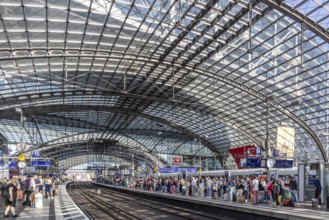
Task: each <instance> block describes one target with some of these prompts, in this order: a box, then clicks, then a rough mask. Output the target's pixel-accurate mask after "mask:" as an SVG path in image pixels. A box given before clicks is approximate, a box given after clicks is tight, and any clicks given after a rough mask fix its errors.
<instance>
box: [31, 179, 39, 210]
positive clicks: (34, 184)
mask: <svg viewBox="0 0 329 220" xmlns="http://www.w3.org/2000/svg"><path fill="white" fill-rule="evenodd" d="M30 186H31V191H32V192H31V195H30V201H31V208H35V193H36V192H37V190H39V179H38V176H37V175H34V177H33V179H31V185H30Z"/></svg>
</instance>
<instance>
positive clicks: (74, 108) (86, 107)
mask: <svg viewBox="0 0 329 220" xmlns="http://www.w3.org/2000/svg"><path fill="white" fill-rule="evenodd" d="M62 110H63V106H62V105H48V106H47V108H44V106H35V107H28V108H24V109H23V111H24V112H27V113H28V114H33V113H34V114H36V113H51V112H58V111H62ZM88 110H96V111H105V112H106V111H108V112H114V113H119V114H127V115H132V116H136V117H141V118H145V119H148V120H151V121H156V122H158V123H161V124H164V125H167V126H169V127H172V128H174V129H175V130H177V131H179V132H182V133H184V134H186V135H188V136H189V137H190V138H191V139H195V138H197V139H199V138H200V139H201V143H202V144H203V145H204V146H206V147H208V148H209V149H210V150H211V151H213V152H214V153H215V154H216V155H217V156H218V157H219V159H221V160H222V159H223V158H222V156H221V155H220V152H219V151H218V149H217V148H216V147H215V146H213V145H212V144H211V143H210V142H209V141H208V140H206V139H205V138H203V137H200V136H199V135H198V134H195V133H194V132H192V131H190V130H188V129H186V128H184V127H183V126H180V125H177V124H175V123H174V122H169V121H167V120H165V119H163V118H160V117H156V116H152V115H148V114H144V113H142V112H138V111H132V110H130V109H122V108H117V107H106V106H93V105H65V111H67V112H74V111H88ZM11 112H12V111H11ZM8 113H9V112H8ZM13 114H17V113H13Z"/></svg>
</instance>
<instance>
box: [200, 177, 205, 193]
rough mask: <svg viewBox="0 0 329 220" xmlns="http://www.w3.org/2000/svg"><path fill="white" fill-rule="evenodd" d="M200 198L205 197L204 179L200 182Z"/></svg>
mask: <svg viewBox="0 0 329 220" xmlns="http://www.w3.org/2000/svg"><path fill="white" fill-rule="evenodd" d="M200 196H201V197H204V179H203V178H202V179H201V180H200Z"/></svg>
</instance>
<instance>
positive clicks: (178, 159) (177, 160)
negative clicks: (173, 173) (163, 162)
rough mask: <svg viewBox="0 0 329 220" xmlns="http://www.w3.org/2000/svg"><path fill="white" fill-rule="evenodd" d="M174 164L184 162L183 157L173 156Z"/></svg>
mask: <svg viewBox="0 0 329 220" xmlns="http://www.w3.org/2000/svg"><path fill="white" fill-rule="evenodd" d="M172 160H173V164H182V162H183V160H182V158H181V157H174V158H172Z"/></svg>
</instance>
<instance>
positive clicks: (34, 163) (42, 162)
mask: <svg viewBox="0 0 329 220" xmlns="http://www.w3.org/2000/svg"><path fill="white" fill-rule="evenodd" d="M51 165H52V163H51V161H48V160H36V161H32V166H33V167H50V166H51Z"/></svg>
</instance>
